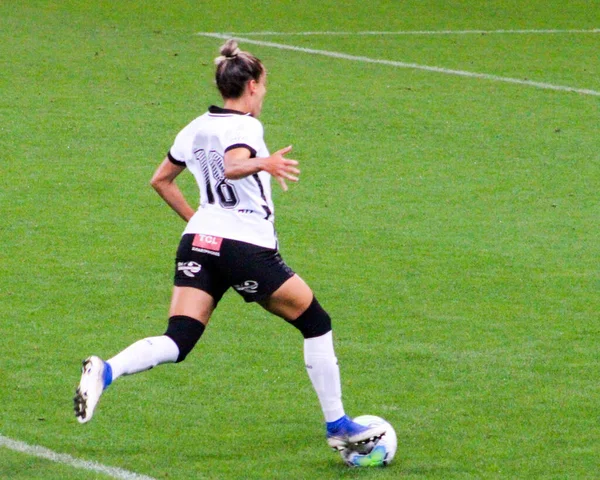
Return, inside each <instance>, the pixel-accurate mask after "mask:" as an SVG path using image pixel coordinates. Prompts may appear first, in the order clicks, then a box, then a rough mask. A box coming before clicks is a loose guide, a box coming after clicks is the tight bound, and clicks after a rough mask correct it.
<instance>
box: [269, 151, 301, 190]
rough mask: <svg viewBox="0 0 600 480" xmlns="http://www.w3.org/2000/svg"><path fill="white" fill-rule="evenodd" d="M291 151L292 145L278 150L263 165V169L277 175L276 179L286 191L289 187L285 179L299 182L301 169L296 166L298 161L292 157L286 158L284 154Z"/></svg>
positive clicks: (274, 175)
mask: <svg viewBox="0 0 600 480" xmlns="http://www.w3.org/2000/svg"><path fill="white" fill-rule="evenodd" d="M291 151H292V146H291V145H290V146H289V147H285V148H282V149H281V150H278V151H276V152H275V153H273V154H272V155H271V156H270V157H268V158H267V159H266V160H267V161H266V162H265V166H264V167H263V170H265V171H266V172H269V173H270V174H271V175H272V176H273V177H275V180H277V182H278V183H279V185H281V188H282V189H283V191H284V192H286V191H287V189H288V186H287V184H286V183H285V181H286V180H290V181H291V182H297V181H298V175H300V170H299V169H297V168H296V165H298V161H296V160H292V159H291V158H285V156H284V155H286V154H288V153H289V152H291Z"/></svg>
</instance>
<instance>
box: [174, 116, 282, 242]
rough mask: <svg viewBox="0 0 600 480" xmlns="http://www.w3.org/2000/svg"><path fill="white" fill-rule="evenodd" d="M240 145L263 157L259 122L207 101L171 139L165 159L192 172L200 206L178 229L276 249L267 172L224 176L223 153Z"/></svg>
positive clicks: (266, 155) (264, 152)
mask: <svg viewBox="0 0 600 480" xmlns="http://www.w3.org/2000/svg"><path fill="white" fill-rule="evenodd" d="M238 147H245V148H247V149H248V150H249V151H250V153H251V156H252V157H268V156H269V151H268V150H267V146H266V145H265V142H264V139H263V126H262V124H261V123H260V122H259V121H258V120H257V119H256V118H254V117H251V116H250V115H245V114H243V113H240V112H236V111H234V110H226V109H223V108H219V107H215V106H212V107H210V108H209V109H208V112H207V113H205V114H204V115H202V116H200V117H198V118H196V119H195V120H193V121H192V122H191V123H190V124H188V125H187V126H186V127H185V128H184V129H183V130H181V132H179V134H178V135H177V137H176V138H175V142H174V143H173V146H172V147H171V149H170V151H169V159H170V160H171V161H172V162H174V163H176V164H181V165H182V164H183V163H185V165H186V166H187V168H188V169H189V170H190V171H191V172H192V174H193V175H194V177H195V178H196V182H197V183H198V187H199V188H200V207H199V208H198V211H197V212H196V213H195V214H194V216H193V217H192V218H191V220H190V221H189V222H188V224H187V227H186V229H185V231H184V233H204V234H207V235H215V236H218V237H223V238H230V239H232V240H239V241H242V242H247V243H252V244H254V245H260V246H262V247H267V248H276V246H277V239H276V235H275V229H274V226H273V221H274V210H275V209H274V207H273V201H272V199H271V175H270V174H268V173H267V172H263V171H261V172H258V173H255V174H254V175H249V176H248V177H245V178H242V179H239V180H228V179H226V178H225V167H224V163H223V158H224V156H225V152H227V151H228V150H231V149H233V148H238Z"/></svg>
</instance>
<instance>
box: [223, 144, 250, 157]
mask: <svg viewBox="0 0 600 480" xmlns="http://www.w3.org/2000/svg"><path fill="white" fill-rule="evenodd" d="M234 148H247V149H248V150H250V158H255V157H256V150H254V149H253V148H252V147H251V146H250V145H246V144H245V143H236V144H235V145H229V146H228V147H227V148H226V149H225V153H227V152H228V151H229V150H233V149H234Z"/></svg>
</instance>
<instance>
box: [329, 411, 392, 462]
mask: <svg viewBox="0 0 600 480" xmlns="http://www.w3.org/2000/svg"><path fill="white" fill-rule="evenodd" d="M353 420H354V421H355V422H356V423H360V424H361V425H365V426H372V425H380V424H382V423H383V424H385V425H386V426H387V431H386V432H385V434H384V435H383V437H381V438H380V439H379V440H376V441H374V442H369V443H367V444H364V445H357V446H354V447H352V448H345V449H343V450H341V451H340V455H341V456H342V459H343V460H344V462H346V465H349V466H350V467H384V466H386V465H389V464H390V462H391V461H392V459H393V458H394V455H396V448H397V447H398V439H397V437H396V432H395V431H394V428H393V427H392V426H391V425H390V424H389V423H388V422H386V421H385V420H384V419H383V418H381V417H376V416H375V415H361V416H360V417H356V418H354V419H353Z"/></svg>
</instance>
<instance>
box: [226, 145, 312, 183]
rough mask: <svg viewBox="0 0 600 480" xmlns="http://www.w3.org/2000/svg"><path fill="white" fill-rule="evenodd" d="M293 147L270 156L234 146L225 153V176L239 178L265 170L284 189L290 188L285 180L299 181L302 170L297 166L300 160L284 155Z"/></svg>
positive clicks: (231, 178)
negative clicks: (263, 155)
mask: <svg viewBox="0 0 600 480" xmlns="http://www.w3.org/2000/svg"><path fill="white" fill-rule="evenodd" d="M291 150H292V147H291V146H289V147H285V148H282V149H281V150H278V151H277V152H275V153H274V154H272V155H271V156H269V157H262V158H259V157H252V155H251V152H250V150H248V149H247V148H246V147H238V148H232V149H231V150H228V151H227V152H226V153H225V160H224V163H225V178H228V179H230V180H238V179H240V178H244V177H247V176H248V175H253V174H255V173H258V172H260V171H261V170H264V171H265V172H267V173H270V174H271V175H272V176H273V177H275V179H276V180H277V181H278V182H279V185H281V188H283V190H284V191H286V190H287V189H288V187H287V185H286V183H285V180H290V181H292V182H297V181H298V175H299V174H300V170H298V169H297V168H296V165H298V162H297V161H296V160H292V159H289V158H285V157H284V155H285V154H287V153H289V152H291Z"/></svg>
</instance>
